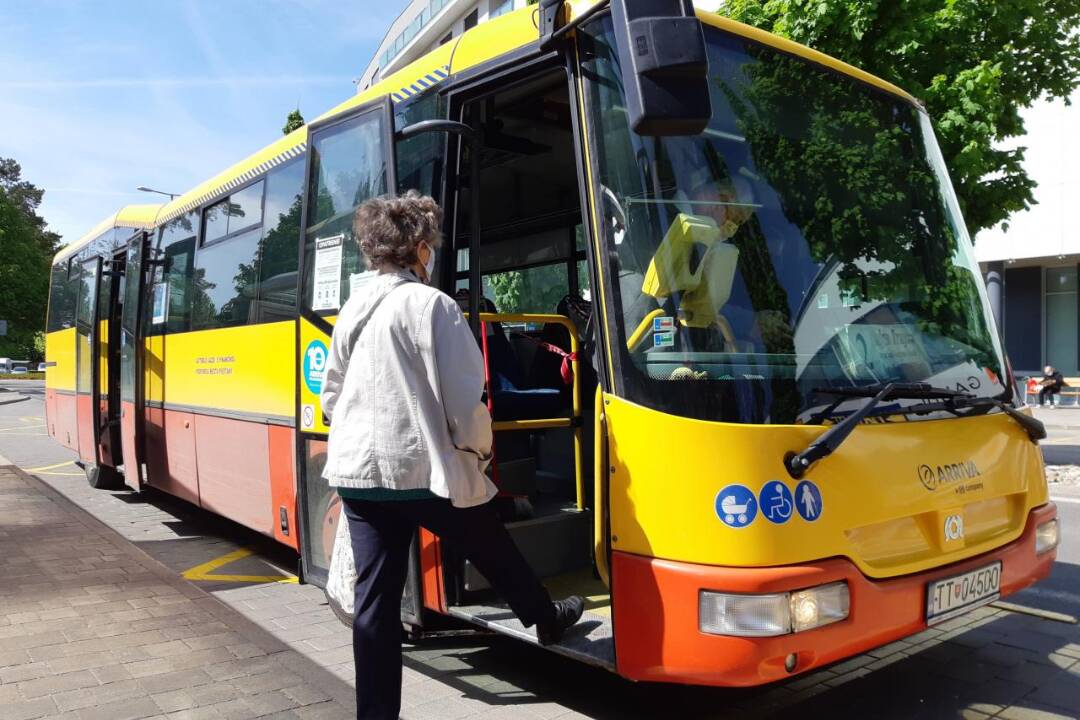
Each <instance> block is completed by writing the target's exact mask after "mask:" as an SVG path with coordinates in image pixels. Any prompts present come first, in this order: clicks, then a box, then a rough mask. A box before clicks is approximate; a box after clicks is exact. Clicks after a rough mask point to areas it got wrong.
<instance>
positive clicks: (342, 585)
mask: <svg viewBox="0 0 1080 720" xmlns="http://www.w3.org/2000/svg"><path fill="white" fill-rule="evenodd" d="M356 581H357V575H356V560H355V559H354V558H353V552H352V538H350V537H349V522H348V520H347V519H346V518H345V512H344V510H342V512H341V515H340V516H339V517H338V526H337V534H336V535H334V551H333V553H332V554H331V555H330V575H329V577H328V578H327V579H326V599H327V600H328V601H329V603H330V607H331V608H332V609H333V610H334V614H335V615H337V616H338V618H339V619H340V620H341V621H342V622H345V623H347V624H350V625H351V624H352V617H353V605H354V603H355V600H356Z"/></svg>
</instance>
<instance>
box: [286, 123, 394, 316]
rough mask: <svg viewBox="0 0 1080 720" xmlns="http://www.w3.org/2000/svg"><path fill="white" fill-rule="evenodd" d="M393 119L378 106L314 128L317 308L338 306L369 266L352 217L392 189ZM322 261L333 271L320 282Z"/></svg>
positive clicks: (307, 264)
mask: <svg viewBox="0 0 1080 720" xmlns="http://www.w3.org/2000/svg"><path fill="white" fill-rule="evenodd" d="M387 122H390V118H386V119H384V118H383V114H382V113H380V112H378V111H363V112H362V113H361V114H359V115H355V116H353V117H351V118H349V119H348V120H345V121H343V122H340V123H337V124H336V125H332V126H330V127H327V128H324V129H321V130H319V131H318V132H317V133H316V132H314V131H313V133H312V142H311V146H310V147H309V149H308V152H310V153H312V158H311V168H312V178H311V181H310V182H309V183H308V193H309V197H308V213H307V214H308V217H307V222H308V228H307V231H306V233H305V239H304V273H305V277H304V303H305V305H306V306H307V307H309V308H311V309H312V310H315V311H316V312H337V310H339V309H340V308H341V306H342V305H343V304H345V301H346V300H348V298H349V290H350V286H351V284H352V282H353V277H354V276H359V275H360V274H361V273H362V272H364V271H365V270H366V269H367V268H366V266H365V264H364V262H363V259H362V257H361V255H360V247H359V246H358V245H357V243H356V239H355V238H354V237H353V231H352V221H353V214H354V212H355V210H356V208H357V206H359V205H360V203H362V202H363V201H364V200H366V199H368V198H371V197H377V196H379V195H384V194H386V192H387V167H386V160H387V148H386V143H385V140H386V136H387V129H388V128H386V127H385V124H386V123H387ZM327 263H329V265H327ZM316 264H321V266H322V268H323V270H324V271H326V268H327V267H329V277H328V278H327V277H322V278H320V282H319V283H318V286H317V287H316V283H315V282H314V276H315V266H316ZM335 270H337V276H338V277H337V281H336V282H335V281H334V278H333V275H334V271H335Z"/></svg>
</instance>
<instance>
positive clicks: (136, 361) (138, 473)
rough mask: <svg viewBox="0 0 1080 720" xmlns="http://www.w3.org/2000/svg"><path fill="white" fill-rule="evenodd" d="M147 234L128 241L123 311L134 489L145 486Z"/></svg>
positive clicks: (125, 414)
mask: <svg viewBox="0 0 1080 720" xmlns="http://www.w3.org/2000/svg"><path fill="white" fill-rule="evenodd" d="M147 237H148V236H147V233H145V232H139V233H137V234H136V235H135V237H133V238H132V239H131V241H130V242H129V243H128V246H127V257H126V259H125V268H124V292H123V300H122V302H123V305H122V309H121V312H120V383H119V385H120V387H119V392H120V445H121V448H122V451H123V460H124V482H125V483H126V484H127V485H128V486H130V487H131V488H132V489H134V490H140V489H142V486H143V483H144V477H143V445H142V440H143V420H144V412H145V411H144V404H145V403H144V399H143V392H142V387H143V356H144V345H143V333H144V327H143V314H144V306H143V295H144V292H145V289H146V272H145V258H146V250H147V245H148V240H147Z"/></svg>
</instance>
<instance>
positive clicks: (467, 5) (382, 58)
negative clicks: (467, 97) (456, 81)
mask: <svg viewBox="0 0 1080 720" xmlns="http://www.w3.org/2000/svg"><path fill="white" fill-rule="evenodd" d="M528 4H529V3H528V0H412V1H411V2H409V3H408V4H407V5H406V6H405V9H404V10H402V11H401V14H400V15H398V17H397V19H396V20H395V21H394V22H393V23H391V25H390V28H389V30H388V31H387V33H386V36H385V37H384V38H383V41H382V42H381V43H380V44H379V49H378V50H377V51H376V52H375V57H373V58H372V59H371V62H369V63H368V66H367V68H366V69H365V70H364V74H363V75H361V76H360V80H359V81H358V82H357V83H356V89H357V91H358V92H363V91H364V90H366V89H368V88H369V87H371V86H372V85H373V84H375V83H377V82H378V81H379V80H380V79H382V78H383V77H385V76H387V75H389V74H391V73H393V72H395V71H397V70H400V69H401V68H403V67H405V66H406V65H408V64H409V63H411V62H412V61H413V60H416V59H417V58H418V57H421V56H422V55H424V54H425V53H428V52H431V51H432V50H434V49H435V48H437V47H438V46H439V45H442V44H443V43H447V42H450V41H451V40H453V39H454V38H456V37H457V36H459V35H461V33H463V32H465V31H466V30H468V29H469V28H472V27H475V26H476V25H479V24H480V23H482V22H485V21H487V20H490V19H492V18H496V17H499V16H500V15H504V14H506V13H508V12H511V11H512V10H517V9H518V8H522V7H525V6H526V5H528Z"/></svg>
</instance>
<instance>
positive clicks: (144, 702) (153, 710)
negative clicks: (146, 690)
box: [78, 697, 161, 720]
mask: <svg viewBox="0 0 1080 720" xmlns="http://www.w3.org/2000/svg"><path fill="white" fill-rule="evenodd" d="M78 714H79V720H142V719H143V718H151V717H156V716H159V715H161V711H160V710H159V709H158V706H157V705H155V704H154V701H153V700H152V699H151V698H148V697H139V698H133V699H129V700H118V701H116V702H110V703H105V704H102V705H97V706H95V707H90V708H84V709H82V710H79V713H78Z"/></svg>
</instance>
